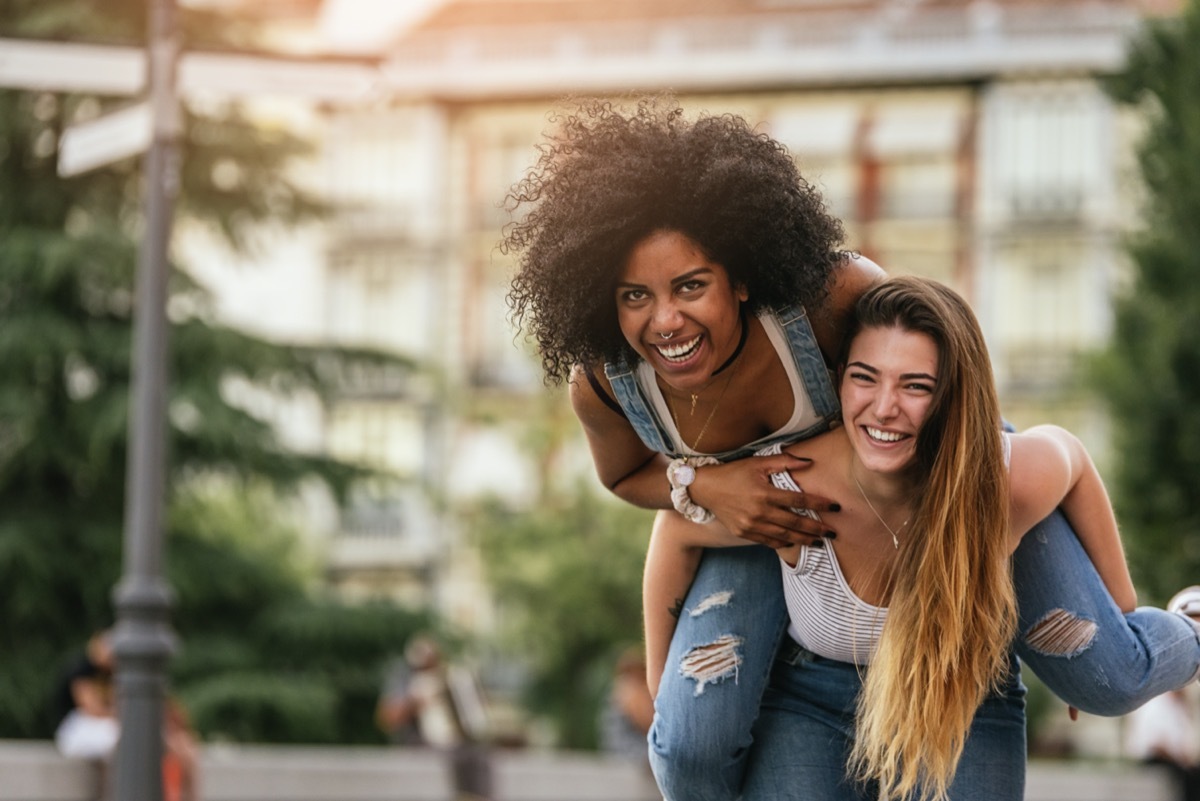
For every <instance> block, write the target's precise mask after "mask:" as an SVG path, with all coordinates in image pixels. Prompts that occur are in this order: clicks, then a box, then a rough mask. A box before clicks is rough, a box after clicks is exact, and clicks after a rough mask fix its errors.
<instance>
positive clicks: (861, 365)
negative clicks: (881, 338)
mask: <svg viewBox="0 0 1200 801" xmlns="http://www.w3.org/2000/svg"><path fill="white" fill-rule="evenodd" d="M846 366H847V367H857V368H859V369H860V370H866V371H867V372H868V373H870V374H871V375H879V368H878V367H872V366H871V365H869V364H865V363H864V362H850V363H849V364H847V365H846ZM914 378H916V379H923V380H925V381H932V382H933V383H935V384H936V383H937V376H934V375H930V374H929V373H901V374H900V380H901V381H912V380H913V379H914Z"/></svg>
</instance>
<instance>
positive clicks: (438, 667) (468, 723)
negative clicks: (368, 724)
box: [375, 635, 492, 801]
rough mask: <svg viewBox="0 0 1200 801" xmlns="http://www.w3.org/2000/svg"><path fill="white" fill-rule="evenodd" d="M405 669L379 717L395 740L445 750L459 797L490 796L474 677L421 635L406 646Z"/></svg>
mask: <svg viewBox="0 0 1200 801" xmlns="http://www.w3.org/2000/svg"><path fill="white" fill-rule="evenodd" d="M404 663H405V667H406V669H407V675H404V674H403V672H402V673H400V674H393V676H392V677H391V680H390V682H389V687H388V688H387V689H386V690H385V693H384V695H383V696H382V697H381V698H380V700H379V704H378V706H377V707H376V711H375V720H376V722H377V723H378V725H379V726H380V728H381V729H383V731H384V732H385V733H386V734H387V735H388V736H389V738H390V739H391V740H392V741H393V742H397V743H402V744H406V745H423V746H428V747H431V748H436V749H439V750H442V751H445V752H446V753H447V754H448V755H449V756H450V767H451V771H452V778H453V782H454V789H455V792H456V796H455V797H456V799H459V800H460V801H467V800H468V799H471V800H476V799H478V800H479V801H483V800H485V799H489V798H491V797H492V777H491V763H490V759H489V756H488V752H487V748H486V743H485V740H486V727H487V726H486V724H487V720H486V713H485V711H484V706H483V700H482V696H481V693H480V691H479V686H478V684H477V683H476V681H475V677H474V676H473V675H472V674H471V673H470V672H469V671H467V670H466V669H464V668H462V667H459V666H451V665H447V664H446V662H445V660H444V659H443V656H442V649H441V646H440V645H438V643H437V641H436V640H434V639H433V638H432V637H429V636H427V635H417V636H414V637H413V638H412V639H410V640H409V642H408V645H407V646H406V647H405V649H404Z"/></svg>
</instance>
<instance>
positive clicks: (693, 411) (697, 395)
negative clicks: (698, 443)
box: [671, 309, 750, 426]
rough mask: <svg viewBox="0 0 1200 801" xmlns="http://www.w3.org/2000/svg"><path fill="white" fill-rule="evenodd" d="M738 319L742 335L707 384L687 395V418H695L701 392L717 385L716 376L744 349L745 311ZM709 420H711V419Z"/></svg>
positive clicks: (676, 422)
mask: <svg viewBox="0 0 1200 801" xmlns="http://www.w3.org/2000/svg"><path fill="white" fill-rule="evenodd" d="M739 317H740V320H741V324H742V333H741V334H739V335H738V343H737V346H736V347H734V349H733V353H731V354H730V355H729V358H728V359H726V360H725V361H723V362H721V366H720V367H718V368H717V369H716V370H713V371H712V375H711V376H709V382H708V383H707V384H705V385H704V386H702V387H700V389H698V390H696V391H695V392H689V393H688V394H689V395H691V398H692V408H691V411H689V412H688V416H690V417H695V416H696V403H697V402H698V401H699V400H700V395H701V394H703V392H704V391H705V390H706V389H708V388H709V387H711V386H712V385H713V384H715V383H717V376H719V375H720V374H721V373H722V372H724V371H725V369H726V368H727V367H729V365H731V364H733V363H734V362H735V361H736V360H737V357H738V356H741V355H742V348H744V347H746V338H747V336H748V335H749V333H750V324H749V322H748V321H747V320H746V312H745V309H743V310H742V311H741V312H740V314H739ZM722 394H723V393H722ZM719 402H720V401H718V403H719ZM674 413H675V410H674V409H672V410H671V414H674ZM709 419H711V417H710V418H709ZM675 424H676V425H677V426H678V425H679V421H678V420H676V421H675Z"/></svg>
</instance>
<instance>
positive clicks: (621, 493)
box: [501, 99, 1186, 801]
mask: <svg viewBox="0 0 1200 801" xmlns="http://www.w3.org/2000/svg"><path fill="white" fill-rule="evenodd" d="M554 121H555V122H556V128H555V130H554V132H553V133H551V134H550V135H549V136H548V137H547V140H546V141H545V142H544V143H543V144H542V146H541V148H540V153H541V155H540V158H539V159H538V161H537V163H536V164H535V165H534V167H533V168H532V169H531V171H530V172H529V174H528V175H527V176H526V177H525V178H524V179H523V180H522V181H520V182H519V183H518V184H517V185H516V186H515V187H514V188H513V190H512V192H511V193H510V195H509V198H508V201H509V203H508V205H509V209H510V211H513V212H520V213H521V216H519V218H518V220H517V222H515V223H513V224H512V225H511V226H510V227H509V228H508V229H507V231H506V235H505V238H504V240H503V242H502V243H501V250H502V252H504V253H508V254H513V255H515V256H516V257H517V271H516V274H515V276H514V278H513V280H512V286H511V290H510V292H509V302H510V305H511V307H512V315H513V319H514V320H515V321H516V322H517V323H518V324H519V325H520V326H521V327H522V328H523V329H524V330H525V331H526V332H528V334H529V335H531V336H532V337H533V338H534V339H535V340H536V342H537V345H538V350H539V353H540V355H541V359H542V365H543V368H544V371H545V374H546V378H547V380H548V381H549V382H552V383H561V382H563V381H567V382H568V384H569V390H570V399H571V403H572V406H573V408H574V411H575V413H576V415H577V416H578V418H579V420H580V423H581V424H582V427H583V430H584V433H585V436H586V438H587V441H588V444H589V446H590V448H591V452H592V458H593V461H594V463H595V467H596V470H597V473H598V475H599V477H600V479H601V480H602V482H603V483H604V484H605V486H607V487H608V488H609V489H610V490H611V491H612V492H613V493H614V494H616V495H617V496H618V497H620V498H622V499H624V500H626V501H628V502H630V503H633V504H635V505H638V506H642V507H645V508H651V509H658V510H660V512H659V514H658V516H657V518H656V520H655V524H654V528H653V531H652V534H651V539H650V546H649V552H648V554H647V559H646V571H645V578H644V585H643V590H644V604H643V606H644V610H645V626H646V632H645V633H646V657H647V665H648V668H649V671H650V675H649V677H648V680H649V683H650V686H651V691H652V693H655V706H656V715H655V721H654V725H653V727H652V729H651V731H650V736H649V741H650V760H651V764H652V766H653V768H654V772H655V778H656V779H657V781H658V783H659V787H660V788H661V790H662V792H663V794H664V796H665V798H666V799H668V801H704V800H705V799H721V800H722V801H733V799H736V798H738V797H739V796H740V794H741V789H742V786H743V777H744V773H745V769H746V763H747V755H748V754H749V753H750V751H751V744H752V742H753V736H752V729H753V726H754V723H755V720H756V718H757V717H758V714H759V704H760V701H761V699H762V697H763V693H764V691H765V690H766V687H767V684H768V679H769V677H770V676H771V672H772V666H773V664H774V663H775V659H776V655H777V652H779V650H780V649H779V646H780V644H781V642H786V641H787V640H786V635H785V628H786V626H787V621H788V613H787V606H786V604H785V600H784V596H783V590H782V582H781V580H780V567H779V564H780V560H779V558H778V557H777V556H776V554H775V551H774V550H772V549H778V548H788V547H792V546H796V545H803V546H810V547H818V548H819V547H822V546H824V545H825V544H826V542H827V541H828V540H830V539H832V538H833V537H835V536H836V534H835V530H836V529H837V527H838V525H839V522H838V521H839V515H838V512H840V511H841V505H840V504H839V503H838V502H837V501H836V500H835V499H831V498H827V497H823V496H821V495H819V494H816V493H805V492H801V491H798V490H796V489H795V486H794V485H791V486H792V488H791V489H781V488H778V487H776V486H775V485H774V484H773V483H772V480H771V476H772V474H782V473H790V474H792V475H793V476H803V475H804V471H805V470H809V471H811V470H814V469H816V468H814V467H813V464H812V462H810V461H809V460H807V459H803V458H800V457H797V456H793V455H791V454H790V453H789V452H788V451H787V450H783V451H782V452H775V453H773V455H767V456H756V457H755V458H753V459H747V458H744V457H747V456H751V455H753V454H755V453H757V452H759V451H760V450H763V449H767V448H770V446H774V445H779V444H784V443H792V442H796V441H799V440H808V439H810V438H812V437H815V436H817V435H819V434H821V433H823V432H826V431H828V430H829V429H830V428H831V427H832V426H834V425H835V424H836V423H837V421H838V420H839V416H840V409H839V405H838V397H837V392H836V389H835V384H834V381H833V376H832V370H833V367H834V366H835V365H836V364H837V361H838V357H839V354H840V353H841V352H842V348H843V344H844V343H843V339H844V335H845V332H846V331H847V330H848V328H849V325H850V323H851V322H852V320H853V315H854V308H855V304H856V303H857V301H858V300H859V298H860V297H861V296H862V295H863V294H864V293H865V292H866V291H867V290H868V289H870V288H871V287H872V286H874V285H876V284H878V283H879V282H880V281H881V280H883V279H884V277H885V276H884V274H883V271H882V270H881V269H880V268H879V267H878V266H877V265H875V264H874V263H872V262H871V261H869V260H867V259H865V258H862V257H858V256H854V255H852V254H850V253H848V252H846V251H844V250H842V249H841V241H842V229H841V225H840V224H839V222H838V221H837V220H836V219H834V218H833V217H831V216H830V215H829V214H828V213H827V212H826V210H825V208H824V205H823V203H822V201H821V198H820V195H819V194H818V192H817V191H816V190H815V189H814V188H813V187H812V186H811V185H810V184H809V183H808V182H807V181H805V180H804V178H803V177H802V176H801V175H800V174H799V172H798V171H797V169H796V166H795V163H794V161H793V160H792V158H791V156H790V155H789V154H788V153H787V151H786V150H785V149H784V148H783V147H782V146H781V145H780V144H779V143H777V142H775V141H774V140H772V139H771V138H770V137H768V136H766V135H765V134H762V133H759V132H757V131H755V130H754V129H753V128H751V127H750V126H749V125H748V124H747V123H746V122H745V121H744V120H743V119H741V118H739V117H736V116H732V115H700V116H698V117H696V118H695V119H688V118H687V117H685V115H684V113H683V111H682V110H681V109H680V108H679V106H678V105H677V104H675V103H673V102H671V101H664V100H659V99H647V100H643V101H641V102H639V103H638V104H637V106H636V108H634V109H632V110H630V111H622V110H620V109H617V108H615V107H613V106H611V105H610V104H607V103H604V102H600V101H592V102H587V103H584V104H582V105H580V106H579V107H577V108H576V109H575V110H574V111H573V112H571V113H569V114H566V115H563V116H561V117H558V118H556V119H555V120H554ZM772 450H773V451H779V449H778V448H772ZM825 469H829V468H828V467H826V468H825ZM812 483H813V484H814V485H816V486H822V485H826V486H835V485H836V482H815V481H814V482H812ZM838 500H842V501H845V502H846V503H847V504H848V509H849V506H850V505H853V503H854V498H853V497H850V498H843V499H838ZM848 513H849V512H848ZM818 514H819V516H818ZM730 535H732V536H733V537H736V538H738V541H740V542H744V543H745V544H747V545H750V546H752V547H741V548H731V547H724V546H728V545H729V544H730V543H731V539H730ZM694 544H700V545H711V546H714V547H711V548H707V549H705V550H701V549H698V548H690V547H682V546H684V545H689V546H690V545H694ZM755 544H762V545H767V546H770V547H766V548H764V547H757V546H756V545H755ZM717 546H722V547H717ZM889 547H890V544H889ZM1013 573H1014V580H1015V585H1016V588H1017V597H1018V600H1019V602H1020V609H1019V626H1020V629H1019V630H1020V631H1021V632H1023V633H1028V634H1029V636H1028V638H1026V637H1024V636H1022V637H1018V638H1017V642H1016V644H1015V646H1016V650H1017V652H1018V654H1019V655H1020V656H1021V658H1022V659H1023V660H1024V661H1025V662H1026V663H1028V664H1030V665H1031V666H1032V667H1033V669H1034V670H1035V671H1036V672H1037V673H1038V674H1039V676H1040V677H1041V678H1042V679H1043V681H1045V683H1046V684H1047V685H1049V686H1050V688H1051V689H1052V690H1054V691H1055V692H1056V693H1057V694H1058V695H1059V696H1060V697H1062V698H1063V699H1064V700H1067V701H1068V703H1072V704H1073V705H1075V706H1077V707H1079V708H1082V709H1084V710H1086V711H1092V712H1096V713H1099V714H1110V715H1111V714H1123V713H1124V712H1126V711H1128V710H1129V709H1131V708H1133V707H1135V706H1137V705H1138V704H1140V703H1142V702H1144V701H1145V700H1146V698H1148V697H1149V696H1150V695H1152V694H1154V692H1155V690H1156V689H1157V691H1159V692H1161V691H1162V690H1161V689H1159V687H1160V685H1162V686H1165V685H1163V681H1165V682H1166V683H1167V684H1170V683H1171V682H1176V681H1177V680H1179V681H1181V679H1179V677H1178V676H1174V675H1172V676H1170V677H1168V678H1167V679H1164V680H1163V681H1160V679H1161V677H1162V675H1163V671H1161V670H1151V669H1147V670H1141V671H1140V672H1139V670H1138V669H1136V668H1137V667H1138V666H1141V667H1145V666H1146V665H1145V663H1146V661H1147V659H1148V658H1151V657H1147V652H1146V651H1145V649H1142V650H1141V651H1138V650H1137V649H1136V648H1135V649H1132V650H1129V651H1127V652H1126V653H1124V654H1123V656H1122V657H1121V658H1123V659H1125V662H1123V663H1121V664H1117V663H1116V661H1115V660H1113V659H1110V655H1111V654H1112V653H1113V649H1114V647H1116V646H1113V645H1109V646H1108V647H1102V646H1103V643H1101V642H1100V641H1101V640H1103V639H1105V638H1106V637H1108V636H1109V635H1110V634H1112V633H1114V632H1121V633H1122V634H1124V633H1127V632H1128V626H1127V625H1126V624H1125V621H1124V618H1122V617H1121V616H1120V614H1119V611H1118V610H1117V607H1116V606H1115V605H1114V604H1113V602H1112V599H1111V598H1110V597H1109V595H1108V593H1107V591H1106V589H1105V587H1104V584H1103V582H1102V581H1101V579H1100V577H1099V576H1098V574H1097V573H1096V570H1095V568H1094V567H1093V566H1092V565H1091V563H1090V561H1089V560H1088V557H1087V554H1086V553H1085V552H1084V551H1083V550H1082V548H1081V547H1080V544H1079V542H1078V540H1077V539H1076V537H1075V536H1074V533H1073V532H1072V530H1071V529H1070V527H1069V526H1068V525H1067V523H1066V521H1065V519H1064V518H1063V517H1062V515H1061V514H1057V513H1056V514H1055V515H1052V516H1051V517H1050V518H1048V519H1047V521H1044V522H1043V523H1041V524H1040V525H1039V527H1038V530H1037V532H1036V534H1035V536H1032V537H1026V538H1025V539H1024V540H1023V543H1022V545H1021V547H1020V548H1019V549H1018V550H1017V552H1016V553H1015V555H1014V558H1013ZM693 576H694V579H693ZM681 595H685V596H686V597H679V596H681ZM1084 599H1086V600H1087V603H1086V604H1085V603H1084V602H1083V601H1084ZM1065 609H1076V610H1085V611H1080V614H1079V616H1078V619H1075V618H1071V619H1068V620H1066V621H1061V622H1063V624H1064V625H1065V626H1066V627H1067V628H1068V629H1072V628H1073V624H1075V623H1087V621H1089V620H1090V621H1094V622H1095V623H1096V625H1095V627H1094V628H1092V629H1089V631H1091V633H1092V636H1093V637H1094V640H1093V641H1092V642H1085V643H1084V644H1083V646H1082V650H1081V651H1079V652H1075V651H1072V652H1070V653H1068V652H1065V651H1062V650H1061V643H1060V642H1059V641H1055V642H1052V643H1049V644H1047V643H1046V642H1044V641H1042V640H1038V639H1036V637H1035V636H1034V635H1036V634H1037V632H1038V630H1039V626H1041V625H1042V624H1045V623H1046V622H1047V620H1051V619H1052V620H1053V621H1055V622H1059V621H1060V618H1061V617H1062V616H1063V615H1067V613H1066V612H1064V610H1065ZM1055 613H1057V614H1058V615H1059V617H1053V615H1054V614H1055ZM1068 617H1070V616H1068ZM1102 635H1104V636H1103V637H1102ZM1112 639H1113V642H1117V641H1118V640H1119V641H1120V643H1121V644H1122V645H1123V644H1125V643H1126V642H1127V641H1128V637H1127V636H1125V638H1124V639H1121V638H1120V637H1113V638H1112ZM1072 642H1076V640H1072ZM1066 657H1071V658H1070V659H1067V658H1066ZM668 665H669V666H670V669H664V668H665V666H668ZM1089 666H1090V667H1089ZM1092 667H1095V668H1096V669H1091V668H1092ZM1185 678H1186V677H1185ZM660 679H661V683H660ZM1100 679H1104V681H1105V683H1104V684H1102V685H1098V684H1097V682H1098V681H1100ZM802 789H803V788H797V791H798V792H802Z"/></svg>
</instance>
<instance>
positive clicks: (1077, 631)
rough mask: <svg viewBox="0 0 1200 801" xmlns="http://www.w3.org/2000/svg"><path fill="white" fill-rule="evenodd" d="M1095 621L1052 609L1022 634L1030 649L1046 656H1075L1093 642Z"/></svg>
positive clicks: (1062, 610)
mask: <svg viewBox="0 0 1200 801" xmlns="http://www.w3.org/2000/svg"><path fill="white" fill-rule="evenodd" d="M1096 628H1097V627H1096V623H1095V621H1092V620H1088V619H1086V618H1082V617H1079V616H1078V615H1074V614H1072V613H1070V612H1068V611H1067V610H1066V609H1052V610H1050V611H1049V612H1047V613H1046V615H1045V616H1044V617H1042V619H1041V620H1039V621H1038V622H1037V623H1034V624H1033V625H1032V626H1031V627H1030V628H1029V631H1027V632H1026V633H1025V642H1027V643H1029V647H1030V648H1032V649H1033V650H1035V651H1037V652H1038V653H1040V654H1045V655H1046V656H1077V655H1078V654H1081V653H1083V652H1084V651H1086V650H1087V649H1088V647H1089V646H1090V645H1091V644H1092V641H1093V640H1094V639H1096Z"/></svg>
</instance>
